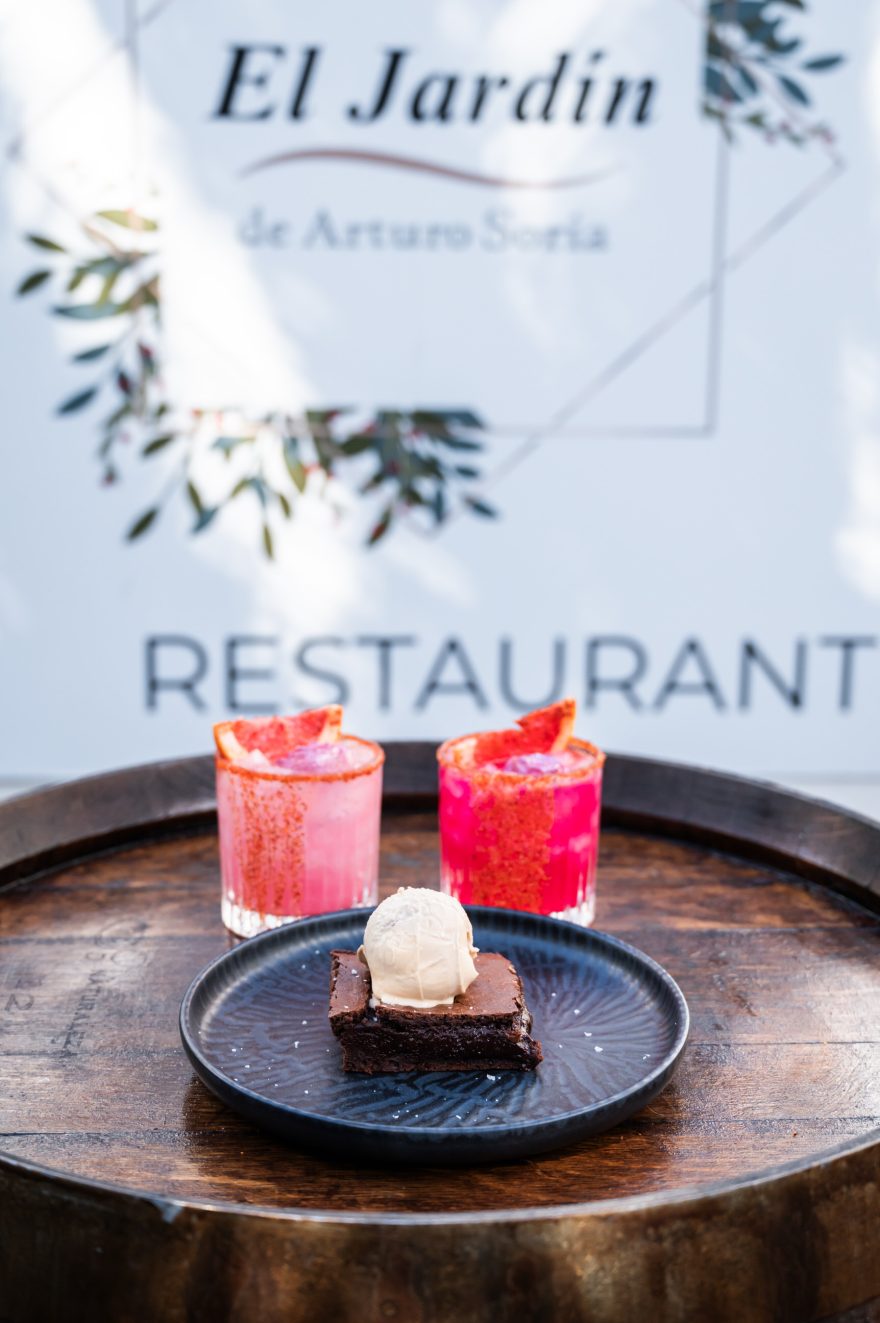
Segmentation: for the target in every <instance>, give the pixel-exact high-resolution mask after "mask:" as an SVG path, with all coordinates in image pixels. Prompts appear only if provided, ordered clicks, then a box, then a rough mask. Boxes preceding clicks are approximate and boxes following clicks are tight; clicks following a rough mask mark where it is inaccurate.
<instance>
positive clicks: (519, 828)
mask: <svg viewBox="0 0 880 1323" xmlns="http://www.w3.org/2000/svg"><path fill="white" fill-rule="evenodd" d="M575 716H576V704H575V701H574V699H573V698H566V699H563V700H561V701H560V702H558V703H553V704H551V705H550V706H549V707H544V708H539V709H537V710H536V711H534V712H529V713H527V714H526V715H525V716H523V717H520V718H519V719H518V721H517V725H516V728H515V729H513V728H512V729H510V730H495V731H484V732H482V733H480V734H476V735H462V736H459V737H458V738H456V739H451V740H447V741H446V742H445V743H444V744H441V746H440V748H439V749H438V751H437V759H438V761H439V764H440V854H441V880H442V886H443V890H444V891H446V892H447V893H448V894H449V895H451V896H455V897H457V898H458V899H459V900H460V901H461V902H462V903H463V904H465V905H468V904H473V905H501V906H504V907H506V908H509V909H518V910H531V911H532V912H534V913H537V914H550V915H553V916H554V917H555V918H558V919H570V920H573V921H574V922H576V923H582V924H589V923H591V922H592V920H593V915H594V912H595V894H596V863H597V858H598V851H599V808H600V802H601V795H602V766H603V764H604V762H605V755H604V753H602V752H601V750H600V749H597V748H596V747H595V745H592V744H588V743H587V741H586V740H579V739H576V738H575V737H574V722H575Z"/></svg>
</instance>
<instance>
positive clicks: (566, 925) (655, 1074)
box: [178, 905, 690, 1140]
mask: <svg viewBox="0 0 880 1323" xmlns="http://www.w3.org/2000/svg"><path fill="white" fill-rule="evenodd" d="M467 911H468V915H469V916H470V917H471V918H472V920H473V921H474V923H479V922H480V921H481V920H483V919H486V920H491V919H492V918H493V917H496V916H500V915H508V916H510V917H511V918H514V919H517V920H519V921H520V922H522V920H523V919H525V920H526V921H527V923H528V922H534V923H535V924H537V926H538V927H539V928H542V927H544V926H545V925H546V926H547V927H549V929H550V932H551V933H552V932H553V931H555V930H561V931H562V932H568V933H570V934H571V935H572V937H574V938H576V939H577V940H576V942H575V945H577V944H578V943H580V942H584V943H586V944H588V945H589V944H591V943H595V944H597V945H598V946H599V947H600V948H602V947H604V948H605V949H608V948H610V949H611V950H613V951H616V952H618V953H619V954H623V955H627V956H629V957H630V958H631V959H633V960H634V961H635V963H636V964H637V965H641V966H642V967H643V968H646V969H647V970H648V971H649V972H650V973H651V974H652V975H653V976H654V978H655V979H656V980H657V981H658V982H659V983H661V984H662V985H663V986H664V987H665V988H666V991H667V992H668V993H669V994H670V996H671V997H672V1000H673V1002H674V1004H675V1006H676V1008H677V1011H678V1025H677V1028H676V1033H675V1039H674V1041H673V1044H672V1046H671V1048H669V1050H668V1051H667V1052H666V1054H665V1056H664V1057H663V1059H662V1060H661V1061H660V1063H659V1064H658V1065H657V1066H655V1067H654V1069H653V1070H652V1071H651V1072H650V1074H648V1075H644V1076H643V1077H642V1078H641V1079H639V1080H638V1081H636V1083H635V1084H631V1085H630V1086H629V1087H628V1088H626V1089H623V1090H621V1091H620V1092H618V1093H614V1094H609V1095H608V1097H606V1098H601V1099H599V1100H598V1101H597V1102H594V1103H588V1104H585V1105H584V1106H583V1107H575V1108H573V1109H571V1110H569V1111H567V1112H552V1113H550V1114H548V1115H547V1116H546V1117H543V1118H539V1119H532V1120H525V1121H504V1122H500V1123H488V1124H486V1125H477V1126H456V1127H455V1130H454V1131H449V1130H448V1128H446V1127H444V1126H413V1125H388V1124H387V1123H380V1124H373V1123H372V1122H369V1121H356V1120H345V1119H341V1118H339V1117H333V1116H328V1115H326V1114H324V1113H321V1112H310V1111H304V1110H303V1109H302V1108H300V1107H295V1106H293V1105H292V1104H290V1103H285V1102H281V1101H278V1100H276V1099H273V1098H267V1097H266V1095H265V1094H264V1093H258V1092H256V1091H255V1090H254V1089H250V1088H248V1087H247V1085H244V1084H241V1083H239V1082H238V1081H237V1080H234V1079H232V1078H231V1077H230V1076H229V1075H227V1074H226V1073H225V1072H224V1071H223V1070H221V1069H220V1068H219V1067H217V1066H215V1065H214V1064H213V1062H211V1061H210V1060H209V1059H208V1058H207V1057H206V1056H205V1054H204V1052H203V1051H202V1050H201V1048H200V1047H199V1045H198V1043H197V1041H196V1035H195V1033H194V1032H193V1031H192V1030H191V1028H190V1023H189V1017H190V1013H191V1009H192V1003H193V1001H194V999H195V997H196V996H197V994H198V993H199V991H200V989H201V988H202V987H203V986H204V985H205V984H206V983H207V982H208V980H209V979H210V978H211V977H212V976H213V975H214V974H215V972H216V970H217V969H218V967H219V966H221V965H223V964H225V963H226V962H227V961H229V960H231V959H233V958H234V957H235V956H236V955H238V954H239V953H240V952H241V951H242V950H243V949H248V950H253V949H254V948H255V947H257V946H273V945H276V944H277V945H283V943H284V942H285V941H286V940H290V939H291V938H292V937H293V935H294V934H296V933H302V932H303V931H304V930H305V928H306V925H309V924H315V925H318V924H325V923H326V924H330V923H332V922H333V921H337V922H338V921H342V920H350V919H351V918H353V916H355V915H363V916H364V922H366V917H367V916H368V915H369V914H370V913H371V912H372V907H369V908H365V909H346V910H331V911H329V912H328V913H327V914H313V915H309V916H308V917H306V918H303V919H298V920H296V921H295V922H293V923H286V924H283V925H282V926H281V927H280V928H273V929H271V930H270V931H269V932H265V933H260V934H258V935H257V936H256V937H249V938H247V939H246V940H245V941H243V942H240V943H239V944H238V946H234V947H232V948H231V949H230V950H228V951H222V952H221V953H220V954H219V955H217V956H215V957H214V959H213V960H211V961H209V963H208V964H207V965H205V966H204V967H203V968H202V969H201V970H199V972H198V973H197V974H196V975H195V977H194V978H193V980H192V982H191V983H190V985H189V987H188V988H187V990H186V992H185V993H184V995H183V999H182V1001H181V1003H180V1012H179V1015H178V1028H179V1030H180V1037H181V1040H182V1042H183V1047H184V1049H185V1051H186V1054H187V1056H188V1057H189V1059H190V1061H191V1063H192V1064H193V1065H194V1066H196V1068H197V1073H199V1074H201V1071H200V1070H199V1069H198V1068H199V1067H201V1069H203V1070H204V1071H205V1072H206V1074H207V1075H209V1076H210V1077H211V1078H213V1079H216V1080H218V1081H222V1083H223V1085H224V1086H225V1087H226V1088H227V1089H228V1090H229V1091H230V1092H231V1093H233V1094H240V1095H243V1096H245V1097H247V1098H248V1099H251V1100H252V1101H253V1102H255V1103H256V1104H258V1106H259V1107H261V1108H267V1109H268V1110H269V1111H270V1112H276V1113H280V1114H283V1115H285V1116H287V1117H291V1118H295V1119H296V1120H298V1121H302V1122H304V1123H305V1124H307V1125H311V1126H321V1127H326V1128H327V1129H328V1130H330V1131H332V1132H338V1133H346V1132H349V1131H354V1132H357V1133H361V1134H371V1135H376V1136H381V1137H382V1138H383V1139H384V1138H390V1137H394V1136H406V1137H408V1138H411V1139H420V1138H424V1137H425V1136H429V1135H436V1136H439V1135H442V1134H443V1133H444V1132H446V1133H449V1134H451V1135H454V1137H455V1138H456V1139H462V1140H466V1139H478V1138H480V1137H481V1136H483V1137H487V1138H489V1137H493V1136H501V1135H509V1134H525V1133H528V1132H529V1131H530V1130H539V1129H541V1128H542V1127H543V1126H546V1125H558V1124H561V1123H563V1122H565V1121H570V1120H573V1119H574V1118H576V1117H584V1118H587V1117H589V1116H591V1115H595V1113H596V1112H599V1111H603V1110H604V1109H605V1108H607V1107H610V1106H613V1105H614V1104H615V1103H619V1102H622V1101H624V1100H625V1099H626V1098H628V1097H630V1096H631V1095H632V1094H636V1093H642V1092H646V1093H647V1092H650V1089H651V1087H652V1086H654V1085H655V1084H657V1083H658V1081H660V1080H662V1079H663V1077H664V1075H668V1074H669V1073H670V1072H671V1070H672V1068H673V1067H674V1065H675V1064H676V1062H677V1061H678V1059H679V1057H680V1056H681V1054H682V1052H683V1051H684V1048H685V1044H686V1043H687V1038H688V1034H689V1032H690V1011H689V1008H688V1004H687V1001H686V1000H685V996H684V993H683V992H682V990H681V988H680V987H679V986H678V984H677V983H676V981H675V979H674V978H673V977H672V975H671V974H670V973H669V972H668V970H666V969H664V968H663V966H662V965H661V964H659V963H658V962H657V961H656V960H654V959H652V957H651V956H649V955H646V954H645V952H644V951H640V950H639V948H638V947H636V946H631V945H630V943H629V942H624V941H622V940H621V938H619V937H614V936H612V934H611V933H606V932H602V931H601V930H599V929H595V928H585V927H582V926H581V925H580V924H577V923H571V922H569V921H568V920H565V919H554V918H551V917H550V916H549V915H546V914H533V913H531V912H530V911H528V910H511V909H503V908H501V907H500V906H494V905H468V906H467ZM568 944H569V943H566V945H568ZM421 1073H424V1072H421ZM203 1083H204V1078H203ZM660 1087H661V1088H662V1087H663V1085H662V1084H661V1085H660ZM226 1105H227V1106H229V1104H228V1103H227V1104H226ZM233 1110H235V1109H234V1108H233ZM621 1119H624V1118H621Z"/></svg>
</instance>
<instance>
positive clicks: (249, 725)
mask: <svg viewBox="0 0 880 1323" xmlns="http://www.w3.org/2000/svg"><path fill="white" fill-rule="evenodd" d="M214 740H215V743H216V745H217V760H216V765H217V818H218V823H219V829H220V871H221V880H222V893H221V914H222V918H223V922H224V923H225V924H226V926H227V928H231V929H232V931H233V932H234V933H237V934H239V936H242V937H251V936H253V935H254V934H255V933H258V932H263V931H264V930H265V929H267V928H276V927H278V926H279V924H282V923H287V922H289V921H290V920H292V919H299V918H302V917H303V916H304V915H306V914H322V913H326V912H328V911H330V910H339V909H349V908H351V907H353V906H367V905H375V903H376V900H377V899H378V869H379V814H380V810H381V801H382V764H383V762H384V758H385V755H384V753H383V752H382V749H381V748H380V747H379V745H378V744H372V743H370V741H368V740H361V739H358V738H356V737H355V736H354V735H346V734H344V733H343V730H342V708H341V707H338V706H332V707H323V708H315V709H313V710H311V711H309V712H301V713H299V714H298V715H297V716H291V717H260V718H252V719H249V720H240V721H222V722H220V723H219V724H218V725H216V726H215V727H214Z"/></svg>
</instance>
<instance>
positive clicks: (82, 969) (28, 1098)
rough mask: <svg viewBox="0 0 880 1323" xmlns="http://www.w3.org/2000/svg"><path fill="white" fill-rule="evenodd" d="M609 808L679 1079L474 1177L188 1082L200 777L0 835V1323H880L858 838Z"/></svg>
mask: <svg viewBox="0 0 880 1323" xmlns="http://www.w3.org/2000/svg"><path fill="white" fill-rule="evenodd" d="M605 803H606V810H605V814H604V819H603V822H604V830H603V836H602V853H601V862H600V882H599V912H598V917H597V926H599V927H601V928H603V929H606V930H607V931H609V932H612V933H614V934H616V935H618V936H620V937H623V938H625V939H626V940H627V941H629V942H632V943H634V944H635V945H637V946H639V947H641V948H642V949H643V950H645V951H647V952H648V953H649V954H650V955H652V956H653V957H655V958H656V959H657V960H659V961H660V962H661V963H663V964H664V965H665V966H666V967H667V968H668V969H669V971H670V972H671V973H672V975H673V976H674V977H675V978H676V979H677V980H678V982H679V984H680V986H681V987H682V990H683V991H684V993H685V996H686V997H687V998H688V1001H689V1003H690V1007H691V1014H692V1031H691V1038H690V1041H689V1044H688V1047H687V1048H686V1051H685V1056H684V1059H683V1062H682V1065H681V1067H680V1070H679V1073H678V1075H677V1076H676V1077H675V1079H674V1080H673V1083H672V1084H671V1085H670V1087H669V1088H668V1089H667V1090H666V1091H665V1092H664V1093H663V1094H661V1095H660V1097H659V1098H658V1099H657V1100H656V1101H655V1102H654V1103H653V1104H652V1105H651V1106H650V1107H648V1108H647V1109H646V1110H645V1111H644V1112H642V1113H641V1114H640V1115H638V1116H636V1117H635V1118H633V1119H632V1120H630V1121H629V1122H627V1123H626V1124H625V1125H622V1126H619V1127H618V1128H616V1129H615V1130H612V1131H610V1132H608V1133H607V1134H605V1135H602V1136H599V1137H597V1138H594V1139H591V1140H588V1141H585V1142H583V1143H581V1144H578V1145H576V1146H574V1147H570V1148H567V1149H564V1150H561V1151H559V1152H556V1153H552V1154H549V1155H547V1156H545V1157H540V1158H537V1159H534V1160H531V1161H528V1162H512V1163H503V1164H496V1165H491V1166H482V1167H474V1168H468V1169H466V1170H460V1169H454V1168H444V1167H437V1168H430V1169H424V1168H422V1169H405V1168H403V1169H401V1168H395V1169H388V1168H368V1167H367V1168H365V1167H357V1168H355V1167H353V1166H350V1165H346V1164H345V1163H344V1162H333V1161H332V1160H329V1159H326V1158H322V1157H319V1156H317V1155H313V1154H310V1153H307V1152H302V1151H298V1150H296V1149H293V1148H289V1147H285V1146H284V1145H282V1144H281V1143H278V1142H276V1141H275V1140H273V1139H271V1138H269V1137H268V1136H265V1135H263V1134H261V1133H259V1132H257V1131H255V1130H254V1129H252V1128H251V1127H250V1126H249V1125H248V1124H247V1123H245V1122H244V1121H242V1120H239V1119H238V1117H237V1116H235V1115H234V1114H232V1113H231V1112H229V1111H227V1110H226V1109H225V1108H224V1107H223V1106H222V1105H221V1104H220V1103H219V1102H218V1101H217V1100H216V1099H214V1098H213V1097H212V1096H211V1095H210V1094H209V1093H207V1092H206V1090H205V1089H204V1088H203V1087H202V1086H201V1085H200V1084H199V1083H198V1082H197V1081H196V1080H195V1078H194V1076H193V1074H192V1071H191V1069H190V1067H189V1064H188V1062H187V1060H186V1058H185V1056H184V1054H183V1051H182V1049H181V1047H180V1044H179V1040H178V1035H177V1010H178V1005H179V1002H180V998H181V996H182V994H183V992H184V991H185V989H186V987H187V985H188V983H189V982H190V980H191V978H192V977H193V975H194V974H195V972H196V971H197V970H198V969H199V968H200V967H201V966H202V965H203V964H205V963H206V962H207V961H208V960H210V959H211V958H212V957H213V956H214V955H216V954H217V953H218V952H220V951H222V950H223V949H225V947H226V946H227V944H228V943H229V941H230V940H231V939H230V938H229V937H228V936H227V934H226V933H225V931H224V929H223V928H222V926H221V924H220V921H219V907H218V899H219V896H218V866H217V846H216V836H215V825H214V820H213V769H212V763H211V760H209V759H192V760H188V761H185V762H181V763H171V764H164V765H155V766H151V767H146V768H139V769H132V770H131V771H126V772H122V773H117V774H115V775H112V776H107V777H100V778H94V779H92V780H89V781H84V782H78V783H73V784H70V785H67V786H63V787H59V788H57V789H54V790H50V791H44V792H41V793H39V794H36V795H31V796H28V797H25V798H23V799H21V800H18V801H13V802H11V803H9V804H7V805H4V806H3V807H2V808H0V884H3V887H4V889H3V891H2V893H0V951H2V964H0V1069H2V1088H0V1149H2V1150H3V1154H2V1155H0V1323H2V1320H4V1319H7V1318H8V1319H9V1320H14V1323H29V1321H30V1320H41V1321H42V1320H48V1319H52V1320H54V1319H68V1318H71V1319H84V1320H85V1319H89V1320H93V1319H98V1318H105V1317H106V1318H109V1319H113V1320H114V1323H115V1321H116V1320H119V1321H120V1323H121V1321H123V1320H128V1319H131V1320H141V1319H143V1320H151V1321H152V1320H162V1319H175V1320H176V1319H181V1320H183V1319H186V1320H201V1319H211V1320H216V1319H224V1320H239V1319H242V1320H243V1319H259V1320H261V1323H273V1321H274V1320H276V1319H277V1320H281V1319H284V1320H302V1321H303V1323H313V1320H323V1319H325V1318H326V1319H334V1320H336V1319H340V1320H346V1319H358V1320H361V1321H363V1320H372V1319H396V1320H400V1323H409V1321H410V1320H424V1321H425V1323H429V1321H430V1323H439V1321H440V1320H454V1321H455V1323H467V1320H470V1319H482V1318H491V1319H493V1320H494V1321H495V1323H500V1321H501V1320H504V1319H508V1318H510V1319H513V1318H516V1319H517V1320H519V1321H520V1323H526V1321H527V1320H532V1319H534V1320H557V1319H558V1320H567V1319H572V1320H581V1319H583V1320H587V1319H589V1320H591V1321H600V1323H611V1321H612V1320H614V1321H615V1323H616V1321H618V1320H627V1323H628V1321H629V1320H637V1319H642V1318H646V1317H649V1316H650V1317H651V1318H652V1319H653V1320H657V1321H658V1323H659V1321H660V1320H667V1319H669V1320H672V1319H699V1320H702V1319H707V1320H708V1319H713V1320H719V1323H720V1321H722V1320H728V1319H729V1320H736V1323H748V1321H749V1320H765V1319H766V1320H771V1319H772V1320H797V1321H798V1323H803V1321H804V1320H809V1319H821V1318H825V1317H831V1316H837V1317H841V1318H842V1317H845V1318H847V1319H848V1320H851V1323H856V1320H859V1321H861V1323H865V1321H866V1320H873V1319H880V1299H878V1298H880V1131H878V1129H877V1127H878V1125H880V917H878V916H880V885H878V877H880V829H878V828H876V827H874V826H873V825H872V824H870V823H867V822H863V821H861V820H859V819H856V818H853V817H850V816H848V815H846V814H844V813H841V812H838V811H836V810H834V809H831V808H829V807H827V806H823V805H818V804H815V803H812V802H810V801H807V800H802V799H799V798H797V797H795V796H790V795H786V794H784V793H782V792H779V791H776V790H773V789H772V788H769V787H766V786H759V785H756V784H754V783H751V782H745V781H740V780H737V779H735V778H730V777H724V776H719V775H715V774H711V773H705V772H700V771H697V770H694V769H690V768H680V767H675V766H672V765H663V764H657V763H650V762H644V761H641V760H636V759H622V758H617V759H611V760H609V764H608V769H607V775H606V794H605ZM436 878H437V839H436V811H435V796H434V766H433V750H432V749H431V748H430V747H429V746H422V745H408V746H404V745H400V746H391V747H390V748H389V759H388V766H387V776H386V809H385V819H384V830H383V854H382V885H383V890H384V891H386V892H387V891H388V890H390V889H393V888H395V887H397V886H399V885H401V884H410V885H412V884H428V885H434V884H435V883H436ZM872 1301H873V1304H872V1303H871V1302H872ZM844 1311H851V1312H844Z"/></svg>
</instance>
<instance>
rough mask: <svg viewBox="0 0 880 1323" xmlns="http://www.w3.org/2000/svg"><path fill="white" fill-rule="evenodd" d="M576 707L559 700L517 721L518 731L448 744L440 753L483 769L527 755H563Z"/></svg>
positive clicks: (570, 701) (487, 733)
mask: <svg viewBox="0 0 880 1323" xmlns="http://www.w3.org/2000/svg"><path fill="white" fill-rule="evenodd" d="M576 713H577V703H576V702H575V700H574V699H573V698H563V699H560V701H559V702H558V703H551V704H550V706H549V707H539V708H536V709H535V711H534V712H526V714H525V715H524V716H522V717H518V718H517V722H516V724H517V726H518V727H519V729H513V728H511V729H509V730H487V731H483V732H482V733H481V734H479V735H462V736H460V737H459V738H458V739H455V740H447V741H446V743H445V744H443V745H441V749H440V752H441V754H444V755H449V756H450V757H452V759H453V760H454V761H455V762H457V763H459V765H462V766H468V767H483V766H485V764H486V763H496V762H504V761H506V760H507V759H508V758H515V757H517V756H518V755H521V754H529V753H564V751H565V750H566V749H567V748H568V746H569V743H570V742H571V739H572V736H573V735H574V720H575V716H576Z"/></svg>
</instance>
